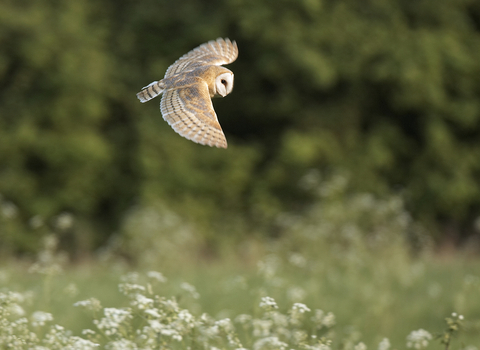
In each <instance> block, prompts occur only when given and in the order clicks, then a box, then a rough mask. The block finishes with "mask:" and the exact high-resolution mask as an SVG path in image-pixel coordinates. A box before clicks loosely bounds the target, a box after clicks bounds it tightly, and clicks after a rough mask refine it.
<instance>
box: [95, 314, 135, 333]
mask: <svg viewBox="0 0 480 350" xmlns="http://www.w3.org/2000/svg"><path fill="white" fill-rule="evenodd" d="M103 312H104V314H105V317H103V318H102V319H100V320H94V321H93V322H94V323H95V325H96V326H97V327H98V329H101V330H103V331H104V332H105V334H106V335H107V336H109V335H112V334H115V333H117V331H118V329H119V328H120V325H121V323H123V322H124V321H126V320H127V319H130V318H132V315H131V312H130V310H125V309H115V308H105V309H103Z"/></svg>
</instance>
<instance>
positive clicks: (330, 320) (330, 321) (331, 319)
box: [322, 312, 335, 328]
mask: <svg viewBox="0 0 480 350" xmlns="http://www.w3.org/2000/svg"><path fill="white" fill-rule="evenodd" d="M322 323H323V325H324V326H325V327H327V328H331V327H333V326H334V325H335V315H334V314H333V313H332V312H329V313H328V314H327V315H326V316H325V317H324V318H323V320H322Z"/></svg>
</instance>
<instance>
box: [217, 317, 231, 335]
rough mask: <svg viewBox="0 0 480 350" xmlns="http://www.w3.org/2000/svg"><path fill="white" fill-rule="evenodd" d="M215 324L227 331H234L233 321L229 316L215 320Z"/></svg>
mask: <svg viewBox="0 0 480 350" xmlns="http://www.w3.org/2000/svg"><path fill="white" fill-rule="evenodd" d="M215 325H216V326H218V328H220V329H222V330H223V331H224V332H226V333H229V332H232V331H233V325H232V321H230V319H229V318H224V319H223V320H219V321H217V322H215Z"/></svg>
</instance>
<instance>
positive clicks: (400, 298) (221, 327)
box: [0, 181, 480, 350]
mask: <svg viewBox="0 0 480 350" xmlns="http://www.w3.org/2000/svg"><path fill="white" fill-rule="evenodd" d="M342 183H343V182H342V181H336V182H335V181H333V182H332V183H330V184H326V185H325V186H323V188H321V191H319V192H321V193H322V198H321V200H319V203H318V205H316V206H314V207H312V208H311V211H310V212H309V213H308V214H307V215H305V216H303V217H295V216H290V215H283V216H280V217H279V219H278V226H279V227H280V228H281V232H282V235H281V236H280V237H279V238H276V239H275V240H271V241H268V240H254V239H252V238H250V239H246V238H245V239H243V240H241V239H239V238H233V237H229V236H228V235H225V236H224V237H218V238H217V241H216V243H217V250H216V254H215V255H212V254H206V253H205V250H204V249H202V248H201V247H204V244H205V242H202V240H201V238H200V237H201V235H200V234H198V232H195V230H194V229H193V228H192V227H191V226H188V225H187V224H186V223H184V222H183V221H182V220H179V219H178V217H175V216H172V214H171V213H168V215H165V213H164V212H162V211H155V210H154V209H151V208H149V209H148V210H145V211H142V210H141V209H140V210H138V211H137V212H135V213H134V215H135V216H134V217H130V218H127V219H128V220H126V222H127V223H128V225H126V228H124V229H123V231H122V237H124V239H123V241H121V242H116V244H115V245H114V246H112V247H110V248H109V247H107V248H105V249H104V250H103V251H102V252H101V254H99V255H98V257H97V258H96V259H94V260H91V261H88V262H83V263H77V264H70V263H68V262H67V260H68V259H66V258H65V255H64V254H62V253H61V252H58V251H57V247H56V240H55V238H54V236H48V237H47V238H46V240H45V247H44V249H43V250H42V251H41V252H40V254H39V255H38V259H37V261H35V262H33V261H31V262H26V261H19V260H16V259H13V258H12V259H4V260H2V263H1V265H0V349H4V348H5V349H6V348H9V349H30V348H35V346H37V348H36V349H38V350H41V349H42V348H38V346H44V348H47V349H57V348H58V349H64V348H69V349H83V350H87V349H92V348H94V347H93V345H92V344H93V343H95V344H100V346H101V347H105V348H107V349H134V348H135V346H134V344H137V346H138V348H141V349H158V348H162V349H163V348H165V349H187V348H190V349H208V350H215V349H237V348H247V349H252V350H263V349H301V350H306V349H309V350H329V349H332V350H333V349H339V350H364V349H365V346H366V347H367V348H368V349H379V350H388V349H392V350H393V349H406V348H408V345H410V346H411V347H413V348H418V349H420V348H423V347H425V346H427V348H428V349H446V350H450V349H468V350H478V349H480V259H479V258H478V257H473V256H464V254H463V253H462V252H461V251H458V252H455V253H451V254H449V255H439V254H435V253H434V251H433V249H432V245H431V244H430V243H429V240H428V236H427V235H425V232H424V230H423V229H421V228H420V227H418V225H416V224H415V223H414V222H413V221H412V220H411V219H410V217H409V215H408V213H407V212H405V210H404V209H403V205H402V201H401V200H399V199H398V198H397V197H393V198H389V199H376V198H374V197H372V196H371V195H368V194H353V195H352V194H346V193H345V191H343V190H342V186H343V185H342ZM164 218H168V220H167V219H164ZM407 237H409V238H408V239H407ZM411 242H416V244H415V246H416V248H415V249H414V250H412V243H411ZM119 252H120V253H122V254H119ZM125 253H128V254H129V255H130V256H131V257H135V264H132V263H131V262H130V263H126V262H125V260H122V259H121V258H120V256H122V255H124V254H125ZM149 271H157V272H161V273H162V274H163V275H164V276H165V277H166V281H163V282H162V281H157V280H155V278H152V277H149V276H148V273H149ZM125 283H127V284H125ZM185 283H188V284H185ZM119 285H121V286H122V287H121V288H119ZM192 286H193V287H192ZM126 288H127V289H128V288H130V289H132V288H133V291H132V290H130V291H128V290H127V291H126ZM135 288H136V289H135ZM10 292H18V293H21V295H22V297H19V296H18V295H17V294H11V293H10ZM266 297H269V298H273V300H274V301H275V305H276V306H278V309H276V308H270V307H268V306H265V305H264V304H265V300H267V299H265V298H266ZM89 298H96V299H98V300H99V301H100V304H101V307H98V308H97V309H95V312H93V311H92V310H90V311H89V310H86V309H85V308H84V307H80V306H73V305H74V304H75V303H76V302H78V301H83V300H88V299H89ZM145 298H146V299H145ZM142 300H143V301H142ZM268 300H270V299H268ZM144 302H146V304H145V305H143V304H142V303H144ZM176 302H178V307H177V306H176ZM296 303H301V304H302V305H306V307H307V308H308V309H309V311H306V312H305V313H301V312H299V311H298V310H299V308H300V309H302V308H303V307H304V306H302V305H299V304H296ZM147 304H148V305H147ZM142 305H143V306H142ZM262 305H263V306H262ZM118 310H123V311H118ZM125 310H126V311H125ZM318 310H322V311H318ZM35 311H43V312H47V313H50V314H52V316H53V320H51V321H46V322H45V325H40V324H38V323H39V322H36V323H35V322H34V321H35V317H33V315H34V312H35ZM109 313H110V314H112V315H111V317H113V318H115V317H117V320H116V321H115V322H113V321H112V320H111V319H109V318H108V317H107V315H106V314H109ZM452 313H455V314H454V315H456V316H452ZM35 315H36V316H37V318H38V317H39V315H40V316H42V314H35ZM122 315H123V316H122ZM239 315H247V316H241V317H240V318H239ZM315 316H316V317H315ZM43 317H47V318H48V315H45V314H43ZM227 318H228V319H229V320H230V321H228V320H226V319H227ZM446 318H448V319H447V320H446ZM242 320H243V321H242ZM37 321H38V320H37ZM107 321H109V322H110V323H109V322H107ZM112 322H113V323H112ZM40 323H41V322H40ZM112 324H113V325H112ZM55 325H60V326H62V327H63V328H58V327H56V326H55ZM108 325H110V326H108ZM108 327H110V328H108ZM262 327H263V328H262ZM85 329H91V330H92V331H93V333H92V332H90V333H87V334H84V333H82V331H83V330H85ZM421 329H423V330H424V331H420V330H421ZM67 330H71V333H69V332H68V331H67ZM413 331H418V332H414V333H412V332H413ZM427 332H428V333H427ZM32 334H33V335H32ZM429 335H431V336H432V339H428V338H429ZM75 336H77V337H81V338H84V339H85V338H89V339H90V340H91V341H92V342H93V343H83V340H81V339H80V338H75ZM450 336H452V338H449V337H450ZM407 337H408V340H407ZM415 337H417V340H415V339H414V338H415ZM385 338H387V339H388V341H387V340H385ZM12 339H13V340H12ZM422 339H423V340H425V342H424V343H422ZM442 339H443V343H442V342H441V340H442ZM409 342H410V344H408V343H409ZM380 344H382V345H380ZM389 344H390V345H389ZM415 346H416V347H415Z"/></svg>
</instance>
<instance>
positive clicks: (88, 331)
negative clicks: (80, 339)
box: [82, 328, 95, 335]
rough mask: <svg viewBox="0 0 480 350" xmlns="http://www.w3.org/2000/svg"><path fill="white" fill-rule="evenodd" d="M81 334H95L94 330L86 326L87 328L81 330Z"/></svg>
mask: <svg viewBox="0 0 480 350" xmlns="http://www.w3.org/2000/svg"><path fill="white" fill-rule="evenodd" d="M82 334H83V335H95V331H94V330H92V329H88V328H87V329H84V330H82Z"/></svg>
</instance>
